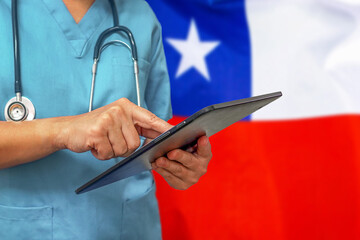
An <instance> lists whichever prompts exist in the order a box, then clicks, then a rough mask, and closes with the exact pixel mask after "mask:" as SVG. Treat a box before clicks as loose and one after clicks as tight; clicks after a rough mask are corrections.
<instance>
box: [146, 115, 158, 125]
mask: <svg viewBox="0 0 360 240" xmlns="http://www.w3.org/2000/svg"><path fill="white" fill-rule="evenodd" d="M157 119H158V117H157V116H156V115H155V114H153V113H150V114H149V119H148V121H149V123H155V122H156V121H157Z"/></svg>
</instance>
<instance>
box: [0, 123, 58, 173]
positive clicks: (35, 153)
mask: <svg viewBox="0 0 360 240" xmlns="http://www.w3.org/2000/svg"><path fill="white" fill-rule="evenodd" d="M61 122H62V118H49V119H40V120H34V121H30V122H19V123H13V122H0V169H3V168H8V167H13V166H16V165H20V164H24V163H28V162H31V161H35V160H38V159H41V158H43V157H45V156H47V155H49V154H51V153H53V152H55V151H58V150H60V149H61V147H60V145H59V143H58V141H57V136H58V134H59V132H60V130H61V127H60V125H61Z"/></svg>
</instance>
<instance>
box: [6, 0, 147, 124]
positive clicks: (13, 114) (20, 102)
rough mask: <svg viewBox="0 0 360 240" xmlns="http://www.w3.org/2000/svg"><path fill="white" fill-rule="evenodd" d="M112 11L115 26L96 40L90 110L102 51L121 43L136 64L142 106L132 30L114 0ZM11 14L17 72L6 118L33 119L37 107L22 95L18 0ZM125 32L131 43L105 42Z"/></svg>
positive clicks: (137, 83) (12, 5) (135, 71)
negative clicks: (121, 24)
mask: <svg viewBox="0 0 360 240" xmlns="http://www.w3.org/2000/svg"><path fill="white" fill-rule="evenodd" d="M109 3H110V6H111V11H112V15H113V20H114V26H113V27H111V28H109V29H106V30H105V31H104V32H102V33H101V34H100V36H99V38H98V40H97V41H96V44H95V48H94V58H93V59H94V63H93V66H92V71H91V72H92V78H91V89H90V100H89V112H91V111H92V108H93V100H94V87H95V80H96V72H97V67H98V64H99V62H100V57H101V53H102V52H103V51H104V50H105V49H106V48H107V47H108V46H110V45H121V46H124V47H126V48H127V49H129V51H130V52H131V57H132V61H133V65H134V75H135V84H136V95H137V105H138V106H141V99H140V86H139V67H138V55H137V48H136V44H135V40H134V36H133V34H132V32H131V31H130V30H129V29H128V28H127V27H124V26H120V25H119V16H118V14H117V9H116V5H115V2H114V0H109ZM11 16H12V30H13V45H14V74H15V97H13V98H11V99H10V100H9V101H8V103H7V104H6V106H5V119H6V120H7V121H14V122H20V121H31V120H33V119H34V118H35V107H34V105H33V103H32V102H31V101H30V99H28V98H26V97H24V96H22V90H21V73H20V50H19V33H18V16H17V0H12V1H11ZM114 33H117V34H121V33H125V34H126V36H127V37H128V39H129V44H128V43H126V42H124V41H121V40H112V41H109V42H106V43H105V44H104V42H105V40H106V39H107V38H109V37H110V36H111V35H112V34H114Z"/></svg>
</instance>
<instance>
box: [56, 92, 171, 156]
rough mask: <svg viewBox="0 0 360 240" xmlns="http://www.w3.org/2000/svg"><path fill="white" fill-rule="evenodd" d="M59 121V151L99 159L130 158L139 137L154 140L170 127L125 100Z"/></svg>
mask: <svg viewBox="0 0 360 240" xmlns="http://www.w3.org/2000/svg"><path fill="white" fill-rule="evenodd" d="M61 122H62V124H61V128H62V131H61V132H60V136H59V140H58V142H59V145H60V146H61V147H60V148H66V149H69V150H71V151H73V152H77V153H81V152H86V151H91V153H92V154H93V155H94V156H95V157H96V158H97V159H99V160H108V159H111V158H114V157H126V156H129V155H130V154H131V153H132V152H134V151H135V150H136V149H137V148H138V147H139V146H140V137H139V136H144V137H146V138H155V137H157V136H158V135H160V134H161V133H163V132H165V131H167V130H168V129H169V128H170V127H172V126H171V125H170V124H168V123H167V122H166V121H163V120H161V119H160V118H158V117H156V116H155V115H154V114H153V113H151V112H149V111H148V110H146V109H144V108H141V107H138V106H137V105H135V104H133V103H132V102H130V101H129V100H128V99H126V98H122V99H119V100H117V101H115V102H113V103H111V104H109V105H106V106H104V107H101V108H99V109H96V110H94V111H92V112H89V113H85V114H82V115H78V116H72V117H65V118H64V120H63V121H61Z"/></svg>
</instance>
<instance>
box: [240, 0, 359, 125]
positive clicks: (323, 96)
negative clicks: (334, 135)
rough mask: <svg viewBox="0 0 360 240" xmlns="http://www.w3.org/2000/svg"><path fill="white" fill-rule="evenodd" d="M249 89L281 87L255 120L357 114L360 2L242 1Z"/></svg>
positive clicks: (260, 92) (344, 0)
mask: <svg viewBox="0 0 360 240" xmlns="http://www.w3.org/2000/svg"><path fill="white" fill-rule="evenodd" d="M246 10H247V18H248V23H249V27H250V36H251V46H252V49H251V50H252V87H253V89H252V94H253V95H258V94H263V93H267V92H271V91H278V90H281V91H283V94H284V96H283V98H282V99H281V100H278V102H275V103H273V104H272V105H271V107H270V106H269V107H267V108H264V109H262V110H261V111H258V112H257V113H256V114H254V115H253V118H254V119H289V118H305V117H315V116H326V115H334V114H346V113H360V1H359V0H357V1H355V0H337V1H335V0H312V1H310V0H298V1H295V0H294V1H289V0H271V1H269V0H247V2H246Z"/></svg>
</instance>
